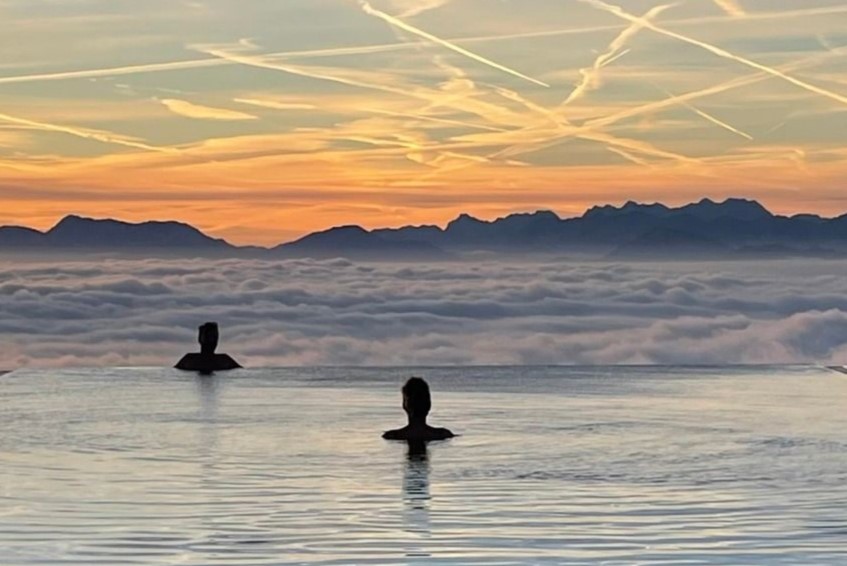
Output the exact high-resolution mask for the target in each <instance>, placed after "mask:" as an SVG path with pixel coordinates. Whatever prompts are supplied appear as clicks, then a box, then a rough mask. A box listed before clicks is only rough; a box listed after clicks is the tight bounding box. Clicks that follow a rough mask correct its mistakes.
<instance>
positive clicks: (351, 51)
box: [0, 6, 847, 84]
mask: <svg viewBox="0 0 847 566" xmlns="http://www.w3.org/2000/svg"><path fill="white" fill-rule="evenodd" d="M844 13H847V6H828V7H824V8H808V9H800V10H787V11H784V12H753V13H750V14H747V19H748V20H751V21H752V20H765V21H766V20H773V19H791V18H800V17H804V16H826V15H836V14H844ZM721 19H723V16H721ZM716 21H718V18H714V17H705V18H697V19H691V18H686V19H678V20H668V21H667V23H669V24H674V25H689V24H695V23H707V22H716ZM621 28H622V26H620V25H603V26H592V27H584V28H567V29H555V30H547V31H532V32H520V33H512V34H504V35H480V36H474V37H463V38H458V39H451V40H450V42H451V43H455V44H472V43H485V42H489V41H501V40H511V39H534V38H544V37H560V36H566V35H584V34H589V33H596V32H602V31H614V30H620V29H621ZM624 29H625V28H624ZM417 45H418V44H413V43H385V44H378V45H362V46H356V47H336V48H327V49H312V50H305V51H284V52H278V53H268V54H266V55H265V57H266V58H268V59H295V58H308V57H337V56H345V55H368V54H375V53H386V52H392V51H405V50H408V49H413V48H414V47H416V46H417ZM609 63H611V60H610V61H607V62H606V64H607V65H608V64H609ZM233 64H236V63H235V62H233V61H227V60H224V59H194V60H188V61H171V62H163V63H149V64H141V65H125V66H120V67H105V68H101V69H82V70H77V71H59V72H56V73H37V74H29V75H14V76H7V77H0V84H18V83H29V82H42V81H60V80H68V79H89V78H98V77H111V76H119V75H135V74H144V73H158V72H166V71H178V70H185V69H202V68H205V67H222V66H226V65H233Z"/></svg>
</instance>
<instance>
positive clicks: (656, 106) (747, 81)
mask: <svg viewBox="0 0 847 566" xmlns="http://www.w3.org/2000/svg"><path fill="white" fill-rule="evenodd" d="M843 51H844V50H843V49H842V50H839V51H838V53H842V52H843ZM829 56H831V54H830V53H827V54H825V55H824V56H821V55H816V56H813V57H808V58H806V59H803V60H801V61H796V62H794V63H789V64H787V65H784V66H783V67H781V69H780V71H791V70H795V69H799V68H802V67H803V66H805V65H807V64H810V63H812V62H816V61H817V60H819V59H822V58H824V57H829ZM771 76H772V75H771V74H770V73H765V72H760V73H756V74H754V75H750V76H747V77H740V78H737V79H733V80H731V81H727V82H724V83H721V84H718V85H714V86H711V87H707V88H704V89H701V90H696V91H692V92H689V93H686V94H681V95H677V96H672V97H670V98H666V99H664V100H660V101H657V102H650V103H647V104H643V105H641V106H637V107H635V108H629V109H626V110H622V111H620V112H616V113H615V114H610V115H608V116H604V117H602V118H597V119H595V120H591V121H589V122H587V123H585V124H583V125H582V126H580V127H578V128H574V129H573V130H571V131H566V132H564V133H563V134H562V135H560V136H557V137H556V138H553V139H550V140H548V141H547V142H545V143H539V144H534V145H532V146H530V147H529V148H527V147H521V146H512V147H510V148H506V149H504V150H502V151H501V152H499V153H500V155H508V156H516V155H522V154H525V153H529V152H532V151H538V150H541V149H546V148H548V147H553V146H555V145H557V144H559V143H561V141H562V140H564V139H568V138H572V137H578V136H580V135H583V134H585V133H590V132H595V131H598V130H602V129H603V128H607V127H609V126H613V125H614V124H617V123H618V122H620V121H622V120H626V119H628V118H634V117H637V116H642V115H645V114H650V113H653V112H657V111H660V110H664V109H666V108H671V107H673V106H677V105H679V104H682V103H685V102H689V101H691V100H697V99H700V98H705V97H707V96H711V95H714V94H720V93H722V92H726V91H729V90H733V89H736V88H740V87H743V86H747V85H751V84H755V83H758V82H761V81H764V80H767V79H769V78H771Z"/></svg>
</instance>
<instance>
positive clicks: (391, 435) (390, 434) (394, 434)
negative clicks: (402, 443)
mask: <svg viewBox="0 0 847 566" xmlns="http://www.w3.org/2000/svg"><path fill="white" fill-rule="evenodd" d="M406 436H407V434H406V429H404V428H398V429H397V430H388V431H385V432H384V433H382V438H384V439H385V440H406Z"/></svg>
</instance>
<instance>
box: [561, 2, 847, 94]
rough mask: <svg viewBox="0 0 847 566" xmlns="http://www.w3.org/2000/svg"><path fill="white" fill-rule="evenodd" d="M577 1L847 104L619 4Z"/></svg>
mask: <svg viewBox="0 0 847 566" xmlns="http://www.w3.org/2000/svg"><path fill="white" fill-rule="evenodd" d="M577 1H579V2H582V3H583V4H589V5H591V6H594V7H595V8H598V9H600V10H603V11H606V12H609V13H611V14H614V15H616V16H618V17H619V18H623V19H625V20H628V21H630V22H633V23H635V22H642V25H643V26H644V27H645V28H648V29H651V30H653V31H655V32H656V33H659V34H662V35H665V36H667V37H672V38H674V39H678V40H679V41H683V42H685V43H688V44H690V45H696V46H697V47H700V48H702V49H705V50H706V51H709V52H710V53H713V54H715V55H717V56H718V57H722V58H724V59H729V60H730V61H737V62H738V63H741V64H743V65H747V66H748V67H752V68H753V69H756V70H759V71H762V72H764V73H767V74H769V75H772V76H774V77H777V78H780V79H782V80H784V81H787V82H789V83H791V84H793V85H795V86H798V87H800V88H802V89H804V90H807V91H809V92H813V93H815V94H819V95H821V96H824V97H826V98H830V99H832V100H835V101H836V102H840V103H841V104H845V105H847V96H842V95H840V94H838V93H835V92H832V91H831V90H827V89H825V88H822V87H819V86H816V85H813V84H810V83H807V82H806V81H803V80H801V79H798V78H795V77H792V76H791V75H787V74H785V73H783V72H782V71H780V70H778V69H775V68H773V67H768V66H767V65H762V64H761V63H757V62H756V61H752V60H750V59H747V58H746V57H742V56H740V55H736V54H734V53H730V52H729V51H727V50H726V49H723V48H721V47H717V46H716V45H712V44H710V43H706V42H705V41H700V40H698V39H694V38H691V37H688V36H686V35H682V34H680V33H676V32H673V31H670V30H667V29H664V28H661V27H659V26H656V25H655V24H653V22H650V21H649V20H646V19H644V18H639V17H638V16H634V15H632V14H630V13H629V12H627V11H625V10H624V9H622V8H621V7H619V6H613V5H611V4H607V3H606V2H603V0H577Z"/></svg>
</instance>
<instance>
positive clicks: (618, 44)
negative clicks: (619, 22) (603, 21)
mask: <svg viewBox="0 0 847 566" xmlns="http://www.w3.org/2000/svg"><path fill="white" fill-rule="evenodd" d="M672 6H674V4H665V5H663V6H656V7H655V8H653V9H651V10H650V11H648V12H647V13H646V14H644V19H645V20H647V21H650V20H652V19H654V18H656V17H658V16H659V15H660V14H661V13H662V12H664V11H665V10H667V9H668V8H671V7H672ZM642 29H644V24H643V23H642V22H632V23H631V24H630V25H629V27H627V28H626V29H625V30H623V31H622V32H621V33H620V34H618V36H617V37H616V38H615V39H614V40H613V41H612V43H610V44H609V47H608V49H606V51H605V52H604V53H603V54H601V55H600V56H599V57H597V59H595V60H594V64H593V65H592V66H591V67H586V68H584V69H580V70H579V72H580V74H581V75H582V80H581V81H580V82H579V84H578V85H576V87H575V88H574V89H573V91H572V92H571V94H570V96H568V97H567V99H565V101H564V102H563V103H562V106H567V105H568V104H570V103H571V102H573V101H575V100H577V99H579V98H581V97H582V96H583V95H584V94H585V93H586V92H588V91H589V90H591V89H593V88H595V85H596V84H597V81H598V80H599V78H600V70H601V69H602V68H603V67H605V66H607V65H609V64H611V63H612V62H613V61H614V60H615V59H617V58H618V57H621V56H622V51H623V49H624V48H625V47H626V44H627V43H628V42H629V41H630V40H631V39H632V38H633V37H635V36H636V35H637V34H638V32H640V31H641V30H642Z"/></svg>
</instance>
